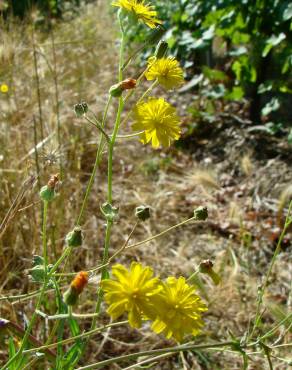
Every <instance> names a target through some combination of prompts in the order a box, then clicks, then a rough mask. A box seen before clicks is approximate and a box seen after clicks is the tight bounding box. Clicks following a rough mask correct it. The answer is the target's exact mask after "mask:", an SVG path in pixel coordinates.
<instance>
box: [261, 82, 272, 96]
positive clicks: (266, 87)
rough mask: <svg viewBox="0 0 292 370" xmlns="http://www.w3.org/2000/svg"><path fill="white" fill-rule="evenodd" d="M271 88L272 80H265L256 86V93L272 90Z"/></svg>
mask: <svg viewBox="0 0 292 370" xmlns="http://www.w3.org/2000/svg"><path fill="white" fill-rule="evenodd" d="M272 89H273V82H272V81H266V82H264V83H262V84H260V86H259V87H258V93H259V94H264V93H265V92H267V91H272Z"/></svg>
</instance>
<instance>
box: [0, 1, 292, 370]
mask: <svg viewBox="0 0 292 370" xmlns="http://www.w3.org/2000/svg"><path fill="white" fill-rule="evenodd" d="M106 8H107V7H105V6H103V5H97V6H90V7H88V8H85V10H84V13H83V15H82V16H79V17H78V18H75V19H74V20H71V21H68V22H64V23H61V24H59V25H56V26H55V27H54V33H53V38H54V45H55V54H54V51H53V43H52V33H51V34H50V35H49V36H48V34H47V33H42V32H39V31H36V32H35V34H34V35H33V30H32V26H27V25H25V24H23V25H21V24H19V23H11V25H10V26H9V30H7V29H6V30H4V26H3V25H2V29H3V32H1V36H0V37H1V39H2V40H1V46H0V47H1V49H0V83H3V82H5V83H7V84H8V85H9V88H10V90H9V93H8V94H6V95H4V94H2V95H1V96H0V105H1V109H0V118H1V121H0V125H1V130H0V176H1V188H0V207H1V209H0V219H1V220H3V218H4V216H5V215H6V213H7V211H8V209H9V207H10V206H11V204H12V203H13V201H14V200H15V199H16V197H17V194H19V192H20V193H22V192H24V190H25V194H24V196H23V199H22V201H21V202H19V204H17V209H16V210H15V212H12V214H11V216H12V217H11V218H10V219H9V224H7V228H6V229H5V232H4V234H3V237H2V240H1V241H0V271H1V274H0V294H1V295H2V296H3V297H4V296H11V295H16V294H25V293H27V292H29V291H32V290H35V289H37V286H36V285H35V284H33V283H31V282H30V281H29V277H28V274H27V269H29V268H30V267H31V261H32V256H33V255H34V254H41V253H42V251H41V239H40V238H41V233H40V227H41V213H40V206H41V205H40V202H39V199H38V184H37V183H34V185H32V184H31V183H30V182H29V183H28V185H23V183H24V182H25V181H26V180H27V179H28V178H29V177H30V176H31V175H35V174H36V172H37V169H36V156H35V152H34V150H33V149H34V146H35V142H37V143H39V142H41V141H42V140H43V145H42V146H41V147H40V148H39V150H38V154H39V157H38V158H37V160H38V166H39V171H40V184H45V183H46V181H47V179H48V177H49V176H50V174H52V173H56V172H59V168H60V163H61V164H62V166H63V167H64V173H63V177H62V185H61V187H60V193H59V197H58V199H57V200H56V201H55V202H54V205H53V206H52V207H51V209H50V211H49V248H50V260H51V261H55V259H56V258H57V257H58V256H59V255H60V254H61V251H62V249H63V246H64V236H65V235H66V233H67V232H68V231H69V230H71V229H72V227H73V226H74V223H75V220H76V217H77V214H78V210H79V209H80V205H81V201H82V199H83V196H84V191H85V188H86V184H87V181H88V179H89V175H90V172H91V170H92V167H93V163H94V157H95V150H96V145H97V142H98V141H97V140H98V135H97V132H96V131H94V129H93V128H92V127H90V126H88V125H87V124H86V123H85V122H84V121H82V120H80V119H77V118H76V117H75V115H74V112H73V110H72V107H73V105H74V104H75V103H77V102H80V101H87V102H88V104H89V105H90V108H91V109H92V110H93V111H94V112H95V113H96V114H97V115H98V116H99V115H100V114H101V113H102V109H103V106H104V103H105V101H106V98H107V91H108V87H109V86H111V84H112V83H114V82H115V76H116V74H117V68H116V62H117V42H116V36H117V35H116V33H115V29H114V28H113V26H112V24H113V16H112V15H110V14H108V12H107V11H106ZM33 38H34V40H35V50H36V58H37V63H38V80H39V88H37V78H36V75H35V68H34V59H33ZM56 83H57V95H58V96H57V98H58V99H57V100H58V103H57V101H56ZM158 92H159V91H157V93H158ZM138 95H139V92H137V96H138ZM172 99H173V101H174V103H175V104H176V105H177V106H178V109H179V111H180V113H181V114H182V115H183V116H184V121H185V122H188V120H189V118H188V115H187V113H186V109H185V108H187V107H186V105H187V104H186V103H185V102H186V101H189V100H190V99H191V96H188V97H187V96H184V95H182V96H177V97H175V98H173V97H172ZM129 107H130V105H129ZM114 109H115V107H112V108H111V110H110V118H112V117H113V114H114ZM40 110H41V115H40ZM58 119H59V122H60V132H59V134H60V135H59V139H60V147H59V142H58ZM41 121H42V126H43V128H42V129H41ZM108 125H109V126H110V125H111V120H109V122H108ZM221 126H222V125H219V124H218V129H217V130H215V132H213V134H212V135H210V136H209V137H208V138H207V139H206V138H204V139H202V138H200V139H195V140H194V142H192V143H191V145H190V147H191V150H181V149H178V148H172V149H170V150H167V151H165V150H163V151H160V150H159V151H153V150H152V149H150V148H146V147H143V146H142V145H141V144H140V143H139V142H137V141H136V140H135V139H129V140H124V141H119V145H118V147H117V149H116V152H115V165H114V203H115V204H116V205H118V206H119V207H120V212H119V219H118V221H117V222H116V224H115V225H114V231H113V238H112V243H111V249H110V253H111V254H112V253H113V252H114V251H115V250H117V249H118V248H119V247H120V246H121V245H122V244H123V243H124V241H125V240H126V238H127V236H128V234H129V232H130V231H131V229H132V227H133V224H134V223H135V217H134V209H135V207H136V206H137V205H140V204H148V205H149V206H150V207H151V211H152V212H151V213H152V217H151V220H150V221H148V222H145V223H143V224H141V225H139V227H138V228H137V230H136V232H135V234H134V235H133V238H132V242H135V241H140V240H143V239H145V238H146V237H148V236H151V235H153V234H155V233H158V232H159V231H161V230H163V229H165V228H167V227H169V226H171V225H173V224H176V223H178V222H180V221H182V220H184V219H185V218H188V217H189V216H191V215H192V212H193V210H194V208H196V207H197V206H200V205H204V206H207V207H208V209H209V220H208V221H207V222H206V223H205V224H200V225H198V224H188V225H185V226H183V227H181V228H179V229H176V230H175V231H173V232H171V233H169V234H168V235H167V236H164V237H161V238H159V239H156V240H155V241H153V242H150V243H148V244H145V245H142V246H140V247H138V248H135V249H132V250H129V251H128V252H127V253H124V254H123V255H122V256H120V257H119V261H120V262H121V263H124V264H127V265H128V264H129V263H130V261H131V260H134V259H136V260H139V261H141V262H143V263H144V264H148V265H151V266H153V268H154V269H155V271H156V272H157V273H159V274H160V275H161V276H162V277H166V276H167V275H168V274H174V275H176V276H179V275H181V274H182V275H184V276H188V275H190V274H191V273H192V272H193V271H194V270H195V269H196V267H197V266H198V264H199V263H200V261H201V260H203V259H206V258H210V259H211V260H212V261H213V262H214V265H215V270H216V271H217V272H219V273H220V275H221V278H222V282H221V284H220V285H219V286H217V287H215V286H214V285H213V284H212V282H211V281H210V280H209V279H208V278H206V277H204V276H203V277H202V281H203V282H204V286H205V289H204V291H202V292H201V293H202V295H203V296H204V298H205V300H207V301H208V305H209V311H208V313H207V314H206V315H205V321H206V328H205V331H204V333H203V334H202V335H201V336H200V337H198V338H197V342H198V343H204V342H206V341H209V340H225V339H228V338H230V333H232V334H233V335H235V336H236V337H242V336H243V335H244V333H245V332H246V331H247V329H248V327H249V324H250V321H251V320H252V319H253V317H254V313H255V307H256V294H257V286H258V284H259V283H260V280H261V278H262V276H263V275H264V274H265V272H266V270H267V267H268V263H269V261H270V259H271V256H272V254H273V251H274V249H275V245H276V242H277V238H278V237H279V232H280V227H281V225H282V224H283V217H284V215H285V212H287V209H286V208H285V207H287V200H288V198H289V197H290V198H291V193H292V189H291V175H292V170H291V166H289V160H290V159H291V157H289V155H290V154H291V153H290V154H289V153H288V152H287V151H286V149H285V148H284V149H283V148H281V145H282V144H281V143H280V144H278V143H272V144H271V142H269V143H268V144H267V146H268V147H269V149H270V145H273V147H274V148H275V153H274V154H268V155H267V156H265V155H264V153H263V152H264V150H265V147H264V146H262V147H261V148H259V147H257V145H256V143H258V141H257V140H258V139H257V137H256V136H255V135H253V136H251V134H249V133H247V131H246V130H244V129H243V128H240V126H239V124H238V122H236V121H234V120H232V119H231V120H229V121H228V120H226V122H225V123H224V125H223V126H224V127H221ZM129 127H130V125H128V127H122V129H121V131H122V132H123V133H127V132H129V131H130V129H129ZM42 131H43V132H42ZM283 153H284V154H285V155H284V154H283ZM287 156H288V157H287ZM289 158H290V159H289ZM290 164H291V162H290ZM105 191H106V160H105V161H104V162H103V164H102V165H101V167H100V169H99V171H98V174H97V177H96V180H95V183H94V187H93V191H92V193H91V195H90V202H89V206H88V208H87V210H86V215H85V218H84V220H85V221H84V225H83V228H84V233H85V243H84V246H83V247H82V248H81V249H80V250H79V251H78V252H76V254H75V255H74V256H72V258H71V260H70V263H69V264H68V265H67V271H71V272H72V271H79V270H80V269H83V270H84V269H89V268H91V267H93V266H96V265H98V264H99V263H100V258H101V254H102V246H103V240H104V220H103V218H102V215H101V213H100V209H99V206H100V204H101V203H102V202H103V201H104V199H105ZM290 236H291V235H289V234H288V235H287V236H286V239H285V243H284V246H283V251H282V252H281V254H280V255H279V258H278V261H277V263H276V266H275V268H274V270H273V274H272V279H271V284H270V287H269V289H268V292H267V294H266V296H265V305H266V307H267V309H266V311H265V312H264V316H263V332H264V331H265V328H270V327H271V325H273V323H275V322H278V321H279V320H280V319H281V318H283V317H284V316H285V314H287V313H288V312H289V311H291V307H292V296H291V273H292V270H291V266H292V265H291V238H290ZM96 281H98V279H97V278H95V279H92V282H91V284H90V286H89V288H88V290H87V292H86V293H84V295H83V297H82V301H83V305H82V307H80V308H79V309H80V312H83V313H84V312H92V310H93V309H94V303H95V291H96V288H97V286H96ZM68 282H69V280H67V279H64V281H62V286H64V287H66V286H67V284H68ZM52 297H53V296H52ZM34 302H35V300H34V299H30V300H21V299H20V300H18V301H9V300H8V299H2V300H1V301H0V317H4V318H6V319H9V320H12V321H13V322H17V323H19V324H20V325H22V324H23V323H24V322H25V321H26V320H27V319H28V318H29V317H30V315H31V312H32V308H33V303H34ZM47 309H51V310H52V311H53V306H51V307H50V306H49V305H48V306H47ZM107 320H108V318H107V317H106V315H104V316H103V317H102V318H101V321H102V322H106V321H107ZM81 325H83V326H82V327H83V328H84V329H86V328H88V327H89V325H90V322H89V321H88V322H86V321H85V322H84V321H83V322H82V324H81ZM283 332H285V328H283V327H281V328H280V330H279V331H278V332H277V336H279V335H281V334H283ZM34 334H35V335H36V336H39V337H40V338H41V333H38V331H37V330H35V331H34ZM277 336H276V337H275V339H276V338H277ZM283 342H284V343H289V342H291V330H290V332H289V331H288V332H286V333H285V337H284V339H283ZM1 343H2V344H3V347H2V345H1V352H0V358H1V359H2V360H4V358H5V356H6V353H7V349H6V347H5V346H4V344H5V343H6V344H7V342H5V338H2V339H1ZM101 343H102V345H101ZM171 344H173V343H172V342H167V341H166V340H165V339H164V338H163V337H160V336H157V335H154V334H152V333H150V331H149V330H148V327H147V326H145V327H144V329H143V330H142V331H135V330H131V329H130V328H129V327H121V328H119V329H112V330H111V331H110V332H109V333H107V337H106V341H104V342H102V337H101V336H97V337H94V338H93V339H92V340H91V341H90V349H89V350H88V352H87V353H86V356H85V358H83V360H82V363H83V364H88V363H92V362H96V361H98V360H101V359H106V358H108V357H109V356H114V355H119V354H121V353H122V354H125V353H128V352H130V351H137V350H139V348H143V349H145V348H149V349H151V348H160V347H163V346H165V345H171ZM288 354H289V352H288V350H285V349H283V350H281V352H279V357H282V358H284V357H286V358H287V356H288ZM274 361H275V369H279V370H280V369H281V370H284V369H287V366H288V365H287V364H285V363H283V362H281V361H280V360H277V359H275V360H274ZM111 368H112V369H114V368H115V369H119V368H122V367H119V366H118V365H114V366H112V367H111ZM151 368H152V369H182V368H184V369H210V370H211V369H212V370H213V369H232V370H235V369H240V368H242V359H241V358H240V356H238V354H236V353H232V352H231V351H229V352H228V351H225V352H214V351H208V352H196V353H188V354H186V355H185V356H184V359H182V357H180V356H177V355H172V356H171V357H169V358H168V359H164V360H163V361H161V362H160V364H157V365H153V366H152V367H151ZM249 368H250V369H267V368H268V364H267V361H266V359H263V357H262V355H254V356H253V357H252V360H251V362H250V367H249Z"/></svg>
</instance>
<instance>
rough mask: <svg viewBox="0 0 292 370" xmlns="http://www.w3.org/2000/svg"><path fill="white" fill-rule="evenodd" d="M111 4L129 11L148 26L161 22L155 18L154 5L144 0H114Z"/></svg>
mask: <svg viewBox="0 0 292 370" xmlns="http://www.w3.org/2000/svg"><path fill="white" fill-rule="evenodd" d="M112 5H113V6H118V7H120V8H122V9H125V10H126V11H128V12H131V13H132V14H133V15H134V16H135V17H136V18H137V19H138V20H141V21H142V22H143V23H145V24H146V25H147V26H148V27H150V28H155V27H156V25H157V24H161V23H162V22H161V21H160V20H159V19H157V12H156V11H155V10H154V6H153V5H150V4H147V3H145V0H116V1H114V2H113V3H112Z"/></svg>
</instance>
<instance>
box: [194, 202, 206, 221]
mask: <svg viewBox="0 0 292 370" xmlns="http://www.w3.org/2000/svg"><path fill="white" fill-rule="evenodd" d="M194 217H195V219H196V220H197V221H205V220H206V219H207V218H208V208H207V207H202V206H200V207H198V208H196V209H195V210H194Z"/></svg>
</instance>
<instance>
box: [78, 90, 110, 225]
mask: <svg viewBox="0 0 292 370" xmlns="http://www.w3.org/2000/svg"><path fill="white" fill-rule="evenodd" d="M110 103H111V96H109V97H108V100H107V103H106V107H105V110H104V114H103V118H102V122H101V127H102V129H103V128H104V126H105V121H106V118H107V114H108V109H109V106H110ZM102 142H103V136H101V138H100V142H99V146H98V148H97V151H96V156H95V162H94V166H93V170H92V173H91V176H90V179H89V182H88V185H87V188H86V192H85V196H84V199H83V202H82V206H81V210H80V212H79V215H78V217H77V221H76V225H79V226H80V224H81V221H82V218H83V215H84V211H85V208H86V206H87V202H88V198H89V194H90V192H91V190H92V186H93V182H94V178H95V175H96V171H97V168H98V166H99V163H100V157H101V152H102V150H101V149H102Z"/></svg>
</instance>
